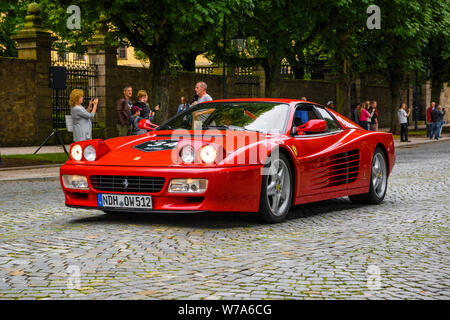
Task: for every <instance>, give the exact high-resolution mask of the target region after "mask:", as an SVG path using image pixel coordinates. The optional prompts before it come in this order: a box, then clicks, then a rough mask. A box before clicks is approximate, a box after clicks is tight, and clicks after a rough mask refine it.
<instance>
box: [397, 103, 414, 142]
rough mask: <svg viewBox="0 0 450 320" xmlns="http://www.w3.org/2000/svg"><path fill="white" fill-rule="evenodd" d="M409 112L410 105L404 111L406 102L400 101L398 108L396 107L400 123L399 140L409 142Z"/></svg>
mask: <svg viewBox="0 0 450 320" xmlns="http://www.w3.org/2000/svg"><path fill="white" fill-rule="evenodd" d="M410 114H411V107H410V108H409V110H408V113H407V112H406V104H405V103H402V105H401V106H400V109H398V113H397V115H398V123H400V141H401V142H411V141H410V140H408V117H409V115H410Z"/></svg>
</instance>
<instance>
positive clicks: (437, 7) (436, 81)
mask: <svg viewBox="0 0 450 320" xmlns="http://www.w3.org/2000/svg"><path fill="white" fill-rule="evenodd" d="M431 12H432V16H431V19H430V20H429V21H427V23H429V25H428V26H427V28H428V29H429V30H430V31H431V32H430V37H429V38H428V44H427V47H426V48H425V51H424V55H425V57H426V58H427V63H429V64H430V66H429V67H430V71H431V101H435V102H436V103H437V104H439V103H440V102H439V99H440V94H441V87H442V84H443V83H445V82H447V83H449V82H450V2H448V1H442V2H441V1H433V6H432V7H431Z"/></svg>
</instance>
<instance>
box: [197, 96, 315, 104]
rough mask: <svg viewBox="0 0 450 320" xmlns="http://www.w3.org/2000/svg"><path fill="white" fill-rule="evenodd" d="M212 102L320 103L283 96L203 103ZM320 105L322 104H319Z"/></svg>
mask: <svg viewBox="0 0 450 320" xmlns="http://www.w3.org/2000/svg"><path fill="white" fill-rule="evenodd" d="M211 102H282V103H289V104H291V103H298V102H307V103H313V104H318V103H316V102H312V101H307V100H300V99H281V98H243V99H220V100H211V101H207V102H203V103H211ZM318 105H320V104H318Z"/></svg>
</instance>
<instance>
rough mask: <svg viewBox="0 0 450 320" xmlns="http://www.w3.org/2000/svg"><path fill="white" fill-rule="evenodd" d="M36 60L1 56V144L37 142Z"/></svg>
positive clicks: (14, 144) (6, 145)
mask: <svg viewBox="0 0 450 320" xmlns="http://www.w3.org/2000/svg"><path fill="white" fill-rule="evenodd" d="M35 70H36V62H35V61H34V60H22V59H14V58H2V57H0V146H2V147H8V146H19V145H33V144H37V143H38V141H37V138H36V137H37V134H38V131H39V123H40V122H39V121H38V118H37V114H38V113H39V112H37V111H38V110H36V108H37V105H38V103H37V87H36V80H35V77H34V76H32V75H34V74H35Z"/></svg>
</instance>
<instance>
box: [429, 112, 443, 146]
mask: <svg viewBox="0 0 450 320" xmlns="http://www.w3.org/2000/svg"><path fill="white" fill-rule="evenodd" d="M441 117H442V119H443V118H444V115H443V112H442V111H440V110H439V109H438V108H434V109H433V110H431V112H430V118H431V122H432V126H431V134H430V139H433V136H434V139H436V140H438V139H439V129H440V124H441Z"/></svg>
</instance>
